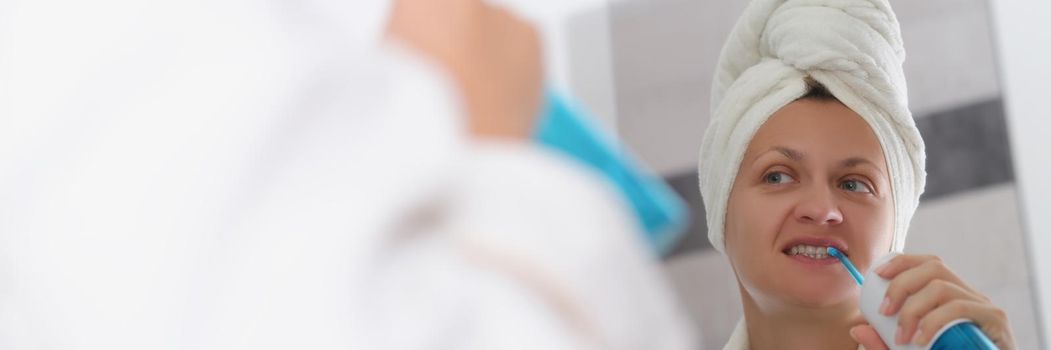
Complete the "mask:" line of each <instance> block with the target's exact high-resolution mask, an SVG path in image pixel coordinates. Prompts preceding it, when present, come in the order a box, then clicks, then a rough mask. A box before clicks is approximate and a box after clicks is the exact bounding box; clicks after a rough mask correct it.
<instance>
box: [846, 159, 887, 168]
mask: <svg viewBox="0 0 1051 350" xmlns="http://www.w3.org/2000/svg"><path fill="white" fill-rule="evenodd" d="M862 164H868V165H871V166H872V167H874V168H877V169H878V168H879V167H877V166H876V163H873V162H872V161H871V160H868V159H866V158H863V157H850V158H847V159H844V160H843V161H841V162H839V166H840V167H841V168H853V167H856V166H858V165H862Z"/></svg>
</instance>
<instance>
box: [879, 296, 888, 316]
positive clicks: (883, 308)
mask: <svg viewBox="0 0 1051 350" xmlns="http://www.w3.org/2000/svg"><path fill="white" fill-rule="evenodd" d="M879 313H881V314H884V315H887V316H890V298H888V297H884V298H883V303H882V304H879Z"/></svg>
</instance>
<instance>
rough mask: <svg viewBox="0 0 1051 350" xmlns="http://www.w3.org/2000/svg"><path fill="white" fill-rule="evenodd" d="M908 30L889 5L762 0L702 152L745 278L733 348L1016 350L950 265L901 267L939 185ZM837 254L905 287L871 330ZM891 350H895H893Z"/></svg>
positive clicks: (711, 214)
mask: <svg viewBox="0 0 1051 350" xmlns="http://www.w3.org/2000/svg"><path fill="white" fill-rule="evenodd" d="M903 60H904V50H903V48H902V43H901V35H900V31H899V26H898V22H897V20H896V18H895V16H894V14H893V12H892V11H891V9H890V6H889V5H888V4H887V3H886V1H882V0H848V1H816V0H809V1H803V0H797V1H785V0H756V1H753V2H752V3H751V4H750V5H749V6H748V8H747V9H746V10H745V14H744V15H743V16H742V18H741V19H740V20H739V21H738V23H737V25H736V27H735V28H734V30H733V32H732V33H731V34H730V38H729V40H728V41H727V43H726V46H725V47H724V48H723V52H722V54H721V57H720V61H719V66H718V67H717V70H716V78H715V81H714V83H713V89H712V91H713V94H712V106H713V117H712V121H711V125H710V126H709V127H708V129H707V131H706V134H705V139H704V144H703V146H702V150H701V160H700V182H701V192H702V195H703V198H704V201H705V207H706V209H707V214H708V229H709V239H710V240H711V242H712V245H713V246H714V247H715V248H716V249H718V250H720V251H722V252H723V253H725V254H726V255H727V257H728V258H729V260H730V263H731V266H732V267H733V269H734V272H735V273H736V276H737V280H738V285H739V289H740V293H741V300H742V303H743V309H744V319H743V320H742V321H741V322H740V323H739V324H738V327H737V329H736V330H735V332H734V334H733V335H732V336H731V339H730V341H729V342H728V344H727V346H726V348H727V349H749V348H751V349H848V348H849V349H852V348H856V347H858V346H859V345H861V346H863V347H864V348H867V349H882V348H886V344H907V343H911V344H919V345H926V344H928V343H930V341H931V337H932V336H933V335H935V334H936V332H937V331H938V330H939V329H941V328H942V327H943V326H944V325H946V324H948V323H949V322H950V321H953V320H955V319H959V318H967V319H971V320H973V321H974V322H975V323H977V324H978V325H979V326H980V327H981V329H982V331H983V332H984V333H986V334H987V335H988V336H989V337H990V339H991V340H993V341H994V342H995V343H996V344H997V345H998V346H999V347H1000V348H1001V349H1013V348H1014V347H1015V346H1014V340H1013V337H1012V335H1011V332H1010V329H1009V327H1008V324H1007V318H1006V316H1005V314H1004V312H1003V310H1001V309H1000V308H998V307H996V306H995V305H993V304H992V303H990V301H989V299H988V298H986V297H985V296H983V295H981V294H980V293H979V292H977V291H975V290H974V289H973V288H971V287H970V286H968V285H967V283H965V282H964V281H962V280H960V278H959V277H957V276H956V275H955V274H954V273H953V272H952V271H951V270H950V269H948V268H947V267H946V266H945V265H943V264H942V263H941V262H940V260H938V258H937V257H934V256H914V255H900V256H898V257H896V258H894V259H892V260H891V261H890V262H888V263H886V264H884V265H882V266H872V263H873V262H874V261H875V260H876V259H877V258H879V257H880V256H882V255H884V254H886V253H888V252H900V251H901V250H902V249H903V247H904V242H905V235H906V233H907V231H908V224H909V221H910V219H911V217H912V214H913V212H914V211H915V209H916V206H917V204H918V202H919V196H920V194H922V192H923V188H924V185H925V176H926V173H925V170H924V148H923V141H922V139H921V138H920V135H919V132H918V131H917V129H916V126H915V123H914V122H913V120H912V116H911V113H910V112H909V110H908V107H907V106H908V101H907V93H906V88H905V79H904V74H903V72H902V67H901V63H902V61H903ZM827 247H836V248H838V249H840V250H842V251H844V252H845V253H846V254H848V255H849V256H850V259H851V260H852V261H854V263H855V264H856V265H857V266H858V267H859V268H860V269H862V270H863V271H864V270H868V269H869V268H877V270H876V271H877V272H878V273H879V274H880V276H882V277H884V278H887V279H889V280H891V287H890V288H889V289H888V291H887V295H886V299H885V300H884V303H883V305H882V307H881V312H883V313H884V314H886V315H895V314H897V315H898V316H899V328H898V331H897V332H896V335H895V339H880V338H879V336H878V335H877V334H876V332H875V330H874V329H873V328H872V327H871V326H869V325H867V324H866V323H865V320H864V318H863V317H862V315H861V313H860V311H859V308H858V294H859V288H858V287H857V286H856V284H855V283H854V281H853V280H852V279H851V277H850V276H849V275H848V274H847V272H846V271H845V270H844V269H843V268H842V266H840V265H839V264H838V263H837V262H836V261H835V259H832V258H829V257H828V256H827V255H826V254H824V252H825V249H826V248H827ZM884 342H886V343H884Z"/></svg>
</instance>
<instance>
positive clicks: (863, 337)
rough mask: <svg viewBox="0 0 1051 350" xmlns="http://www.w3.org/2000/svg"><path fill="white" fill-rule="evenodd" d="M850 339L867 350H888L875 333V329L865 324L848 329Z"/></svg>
mask: <svg viewBox="0 0 1051 350" xmlns="http://www.w3.org/2000/svg"><path fill="white" fill-rule="evenodd" d="M850 337H851V338H854V341H856V342H858V344H861V346H863V347H864V348H865V349H869V350H888V349H887V344H886V343H884V342H883V340H882V339H880V337H879V333H876V329H875V328H872V326H870V325H867V324H862V325H857V326H854V327H853V328H851V329H850Z"/></svg>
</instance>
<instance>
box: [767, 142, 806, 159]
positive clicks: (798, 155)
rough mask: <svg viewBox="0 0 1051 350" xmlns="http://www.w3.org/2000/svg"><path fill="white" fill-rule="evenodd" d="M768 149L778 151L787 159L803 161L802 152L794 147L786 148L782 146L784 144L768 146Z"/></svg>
mask: <svg viewBox="0 0 1051 350" xmlns="http://www.w3.org/2000/svg"><path fill="white" fill-rule="evenodd" d="M770 151H777V152H778V153H781V154H783V155H784V156H785V157H787V158H788V159H791V160H794V161H797V162H800V161H803V157H804V154H803V152H800V151H797V150H794V149H791V148H788V147H784V146H774V147H770ZM767 152H769V151H767Z"/></svg>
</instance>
